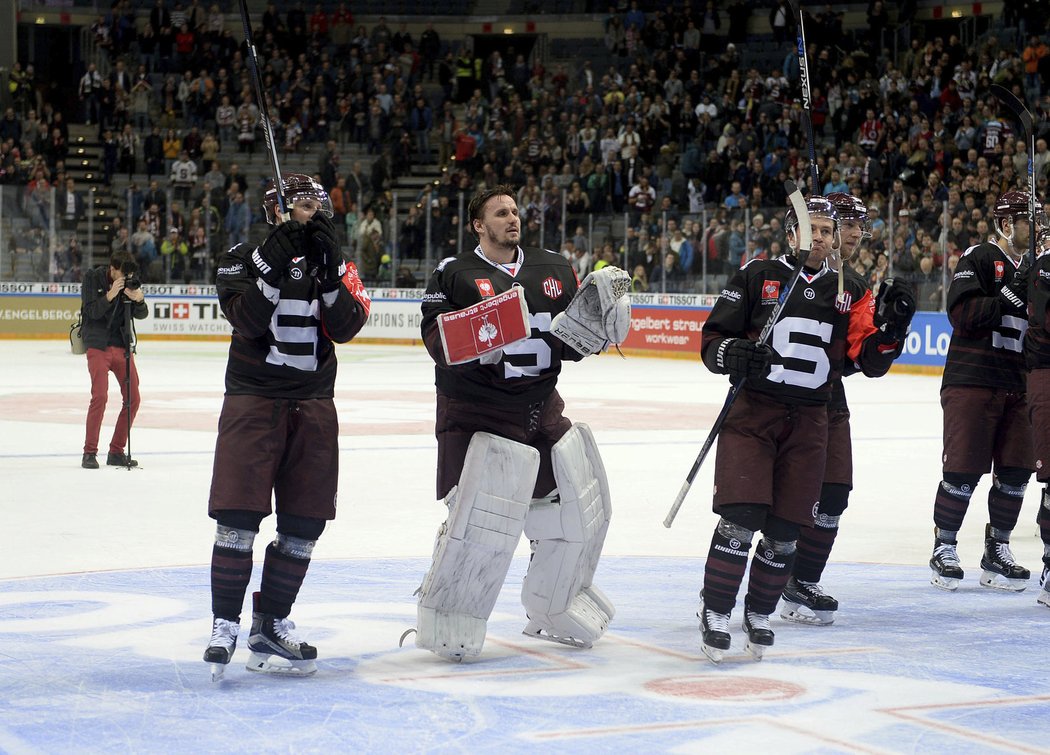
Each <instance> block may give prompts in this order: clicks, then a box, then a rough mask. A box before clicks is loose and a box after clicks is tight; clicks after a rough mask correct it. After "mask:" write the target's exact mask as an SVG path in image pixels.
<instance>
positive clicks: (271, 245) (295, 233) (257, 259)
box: [248, 220, 305, 286]
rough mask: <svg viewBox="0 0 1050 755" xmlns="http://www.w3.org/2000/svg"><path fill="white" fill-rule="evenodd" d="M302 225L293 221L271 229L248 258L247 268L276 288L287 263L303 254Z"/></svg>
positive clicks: (286, 267)
mask: <svg viewBox="0 0 1050 755" xmlns="http://www.w3.org/2000/svg"><path fill="white" fill-rule="evenodd" d="M304 240H305V239H304V236H303V225H302V223H297V222H295V221H294V220H289V221H287V222H284V223H281V224H280V225H279V226H277V227H276V228H274V229H273V232H272V233H271V234H270V235H269V236H268V237H267V238H266V241H264V242H263V243H262V244H261V245H259V247H257V248H256V249H255V251H253V252H252V253H251V256H250V257H249V258H248V263H249V267H251V268H252V270H253V271H254V272H255V274H256V275H257V276H258V277H260V278H262V279H263V280H264V281H266V282H267V283H268V284H269V285H271V286H277V285H278V283H279V282H280V280H281V278H282V277H283V276H284V271H285V270H287V269H288V263H289V262H291V261H292V258H293V257H297V256H299V255H301V254H302V253H303V251H302V250H303V242H304Z"/></svg>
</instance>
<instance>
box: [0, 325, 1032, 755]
mask: <svg viewBox="0 0 1050 755" xmlns="http://www.w3.org/2000/svg"><path fill="white" fill-rule="evenodd" d="M0 349H2V353H3V359H2V360H0V364H2V367H0V471H2V476H0V509H2V512H3V524H4V530H3V531H4V535H5V536H4V539H3V540H4V545H3V548H2V550H0V554H2V555H0V639H2V640H3V649H2V650H0V709H2V710H3V711H4V713H3V715H2V716H0V752H4V753H37V752H44V753H59V752H61V753H66V752H78V753H79V752H106V753H112V752H202V751H218V750H225V751H240V752H319V753H320V752H325V753H331V752H363V751H368V752H397V753H401V752H463V753H467V752H469V753H475V752H501V753H502V752H573V753H579V752H613V751H616V752H628V751H630V752H649V751H660V752H678V753H685V752H729V751H737V750H739V749H740V748H741V746H744V747H750V746H760V747H762V748H763V749H766V748H772V749H774V750H775V751H776V752H777V753H778V755H779V753H796V752H807V753H809V752H820V753H826V752H949V751H950V752H973V753H978V752H979V753H988V752H1046V751H1047V749H1048V746H1050V715H1048V714H1047V710H1048V709H1050V680H1048V677H1047V674H1046V660H1045V659H1046V646H1047V645H1046V644H1047V626H1048V623H1050V609H1047V608H1045V607H1042V606H1039V605H1037V604H1036V602H1035V598H1036V595H1037V584H1036V578H1035V577H1036V576H1037V575H1038V572H1039V568H1040V566H1041V561H1040V556H1041V554H1042V547H1041V544H1040V542H1039V539H1038V537H1037V531H1036V527H1035V524H1034V522H1035V513H1036V507H1037V505H1038V490H1037V489H1036V486H1035V485H1032V486H1031V487H1030V489H1029V492H1028V496H1027V498H1026V501H1025V506H1024V510H1023V511H1022V514H1021V520H1020V523H1019V525H1018V527H1017V529H1016V530H1015V533H1014V538H1013V550H1014V553H1015V554H1016V556H1017V557H1018V560H1019V561H1020V562H1021V563H1022V564H1024V565H1026V566H1028V567H1029V568H1030V569H1031V570H1032V571H1033V572H1034V576H1033V580H1032V584H1031V586H1030V588H1029V589H1028V590H1027V591H1026V592H1023V593H1019V594H1006V593H999V592H992V591H990V590H987V589H984V588H981V587H979V586H978V585H977V578H978V576H979V574H980V568H979V566H978V562H979V560H980V553H981V546H982V537H983V527H984V523H985V521H986V517H987V507H986V503H985V501H986V493H987V484H988V481H987V478H985V480H983V481H982V484H981V486H980V487H979V488H978V490H977V492H976V494H975V495H974V498H973V504H972V505H971V510H970V513H969V515H968V517H967V519H966V524H965V525H964V528H963V531H962V532H961V533H960V547H959V552H960V556H961V557H962V559H963V566H964V568H965V569H966V579H965V581H964V582H963V585H962V587H961V588H960V590H959V591H958V592H957V593H954V594H949V593H945V592H941V591H939V590H936V589H934V588H933V587H931V586H930V584H929V570H928V568H927V567H926V562H927V560H928V558H929V555H930V548H931V545H932V526H933V525H932V520H931V517H932V506H933V496H934V492H935V489H936V486H937V484H938V481H939V480H940V462H939V456H940V450H941V449H940V445H941V444H940V426H941V412H940V406H939V403H938V389H939V379H938V378H935V377H929V376H919V375H897V374H892V375H890V376H888V377H886V378H884V379H881V380H877V381H876V380H867V379H865V378H863V377H860V376H856V377H852V378H850V379H849V380H848V381H847V393H848V395H849V398H850V405H851V408H852V412H853V447H854V458H855V468H856V470H855V480H856V489H855V490H854V492H853V495H852V497H851V500H850V507H849V509H848V510H847V511H846V513H845V514H844V515H843V524H842V531H841V534H840V535H839V539H838V543H837V545H836V548H835V552H834V554H833V556H832V564H831V565H830V566H829V567H828V569H827V571H826V572H825V577H824V580H823V584H824V585H825V587H826V588H827V589H828V590H829V591H830V592H831V593H832V594H834V595H835V596H836V597H838V598H839V600H840V602H841V604H842V609H841V610H840V611H839V613H838V614H837V620H836V622H835V624H834V626H831V627H826V628H812V627H801V626H798V625H794V624H788V623H786V622H784V621H782V620H780V619H779V618H775V619H774V621H773V628H774V630H775V631H776V645H775V647H774V648H773V649H772V650H771V651H770V652H769V653H767V655H766V658H765V659H764V660H763V661H762V662H761V663H756V662H753V661H751V660H748V659H746V658H745V656H744V655H743V652H742V651H743V644H744V638H743V633H742V632H741V631H740V630H739V619H740V614H741V609H740V608H739V606H738V609H737V611H736V612H735V613H734V617H733V627H734V629H733V649H732V650H731V651H730V655H729V657H728V658H727V659H726V661H725V662H724V663H723V664H722V665H721V666H714V665H712V664H711V663H709V662H708V661H707V660H706V659H704V658H703V656H702V655H701V654H700V650H699V636H698V632H697V629H696V620H695V617H694V613H695V611H696V607H697V593H698V589H699V586H700V579H701V576H702V573H703V557H704V556H705V554H706V551H707V545H708V542H709V540H710V536H711V530H712V528H713V526H714V523H715V517H714V515H713V514H711V512H710V492H711V473H712V470H713V466H714V454H713V453H712V455H711V457H710V458H709V459H708V461H707V463H706V464H705V466H704V467H703V469H702V470H701V473H700V475H699V477H698V479H697V481H696V483H695V484H694V486H693V489H692V491H691V493H690V496H689V498H688V499H687V500H686V502H685V505H684V507H683V509H682V511H681V513H680V514H679V517H678V520H677V521H676V523H675V525H674V527H673V528H672V529H670V530H668V529H665V528H664V527H663V526H662V524H661V522H662V520H663V517H664V515H665V514H666V513H667V509H668V507H669V506H670V504H671V501H672V500H673V499H674V496H675V494H676V493H677V491H678V489H679V487H680V485H681V483H682V481H683V479H684V477H685V474H686V472H687V471H688V470H689V467H690V465H691V464H692V462H693V460H694V458H695V457H696V453H697V452H698V450H699V447H700V444H701V443H702V442H703V439H704V437H705V436H706V435H707V432H708V430H709V428H710V425H711V422H712V420H713V419H714V417H715V415H716V414H717V412H718V409H719V408H720V406H721V404H722V401H723V400H724V398H725V394H726V389H727V387H728V383H727V381H726V379H725V378H724V377H718V376H714V375H711V374H710V373H708V372H707V371H706V370H705V369H704V368H703V366H702V365H701V364H700V363H699V361H698V360H697V361H691V360H650V359H644V358H636V357H632V358H629V359H626V360H624V359H620V358H619V357H618V356H616V355H615V354H614V355H605V356H602V357H597V358H591V359H588V360H586V361H584V362H583V363H580V364H569V365H567V366H566V368H565V371H564V372H563V374H562V378H561V383H560V391H561V393H562V395H563V397H564V398H565V400H566V404H567V414H568V416H570V417H571V418H572V419H574V420H577V421H583V422H587V423H589V424H590V425H591V427H592V428H593V430H594V432H595V435H596V437H597V440H598V443H599V445H600V447H601V450H602V454H603V458H604V461H605V465H606V468H607V470H608V473H609V480H610V485H611V489H612V493H613V508H614V516H613V522H612V526H611V528H610V530H609V536H608V540H607V542H606V547H605V555H604V556H603V559H602V562H601V565H600V566H599V569H598V574H597V577H596V579H595V583H596V584H597V585H599V586H600V587H601V588H602V589H603V590H604V591H605V592H606V594H607V595H609V597H610V598H611V599H612V600H613V601H614V602H615V603H616V606H617V615H616V617H615V619H614V621H613V624H612V626H611V627H610V629H609V632H608V633H607V634H606V635H605V637H604V638H603V639H602V640H601V641H599V643H597V644H596V645H595V647H594V648H593V649H591V650H585V651H581V650H576V649H572V648H567V647H563V646H560V645H554V644H550V643H546V642H543V641H540V640H535V639H532V638H528V637H524V636H522V635H521V629H522V628H523V627H524V624H525V617H524V612H523V610H522V608H521V606H520V603H519V601H518V592H519V590H520V585H521V578H522V575H523V574H524V571H525V566H526V558H527V552H528V549H527V546H526V545H525V544H524V543H523V544H522V545H521V547H519V551H518V557H517V558H516V559H515V562H514V564H513V566H512V567H511V572H510V575H509V577H508V579H507V583H506V585H505V587H504V590H503V592H502V594H501V596H500V600H499V602H498V603H497V606H496V611H495V613H494V615H493V617H492V620H491V621H490V623H489V632H488V639H487V641H486V645H485V649H484V651H483V653H482V654H481V656H480V657H479V658H477V659H475V660H472V661H468V662H464V663H462V664H459V665H453V664H448V663H446V662H444V661H442V660H440V659H439V658H437V657H436V656H433V655H432V654H430V653H428V652H425V651H421V650H417V649H416V648H415V647H414V646H413V645H412V641H411V639H410V640H409V641H408V643H407V646H406V647H404V648H399V647H398V638H399V637H400V635H401V633H402V632H403V631H404V630H405V629H407V628H409V627H411V626H413V625H414V622H415V603H414V598H413V597H412V593H413V591H414V590H415V589H416V588H417V587H418V586H419V583H420V581H421V579H422V577H423V574H424V573H425V571H426V569H427V567H428V565H429V557H430V552H431V548H432V545H433V538H434V533H435V531H436V529H437V526H438V525H439V524H440V522H441V521H442V519H443V518H444V507H443V506H441V505H440V504H439V503H437V502H435V501H434V464H435V457H436V453H435V443H434V439H433V434H432V433H433V387H432V382H433V369H432V366H431V363H430V361H429V358H428V357H427V355H426V354H425V352H424V351H423V350H422V349H421V348H412V347H381V346H358V345H354V344H350V345H348V346H343V347H340V350H339V358H340V376H339V383H338V386H337V395H336V401H337V405H338V407H339V413H340V421H341V426H342V436H341V439H340V446H341V448H342V451H343V453H342V457H341V467H340V478H341V480H340V496H339V516H338V518H337V519H336V520H335V521H334V522H333V523H332V524H331V525H330V526H329V528H328V530H326V532H325V535H324V536H323V537H322V538H321V540H320V541H319V543H318V546H317V549H316V551H315V554H314V555H315V560H314V562H313V565H312V566H311V570H310V574H309V575H308V577H307V580H306V584H305V585H304V587H303V590H302V592H301V593H300V597H299V602H298V603H297V604H296V607H295V610H294V611H293V614H292V617H291V618H292V619H294V620H295V621H296V622H297V623H298V625H299V629H300V630H301V632H302V634H303V635H304V636H305V638H306V639H308V640H309V641H310V642H311V643H313V644H315V645H317V646H318V649H319V656H320V657H319V661H318V667H319V670H318V673H317V674H316V675H315V676H314V677H311V678H307V679H282V678H270V677H263V676H260V675H256V674H251V673H250V672H248V671H246V670H244V668H243V662H244V661H245V660H246V659H247V651H246V650H245V649H244V648H243V642H242V647H241V648H239V649H238V651H237V654H236V655H235V656H234V663H232V664H231V665H230V667H229V669H228V670H227V672H226V680H225V681H223V682H221V683H218V684H213V683H212V682H211V681H210V677H209V674H208V668H207V665H206V664H204V663H203V662H202V661H201V660H200V657H201V653H202V652H203V649H204V647H205V645H206V644H207V640H208V636H209V631H210V612H209V597H208V595H209V593H208V567H207V563H208V560H209V558H210V552H211V541H212V535H213V531H214V526H213V523H212V521H211V520H210V519H208V517H207V515H206V511H205V510H206V501H207V493H208V486H209V482H210V476H211V459H212V449H213V446H214V441H215V425H216V419H217V416H218V410H219V407H220V405H221V401H222V385H223V372H224V368H225V352H226V345H225V344H224V343H218V342H215V343H185V342H167V341H144V342H143V343H142V344H141V345H140V348H139V355H138V357H137V362H138V366H139V371H140V374H141V377H142V395H143V403H142V409H141V411H140V413H139V417H138V421H137V422H136V426H135V428H134V431H133V434H132V443H133V446H132V450H133V455H134V456H135V457H136V458H137V459H139V461H140V463H141V465H142V467H141V469H139V470H135V471H133V472H127V471H125V470H122V469H113V468H105V467H103V468H102V469H100V470H97V471H90V470H84V469H81V468H80V454H81V446H82V443H83V422H84V415H85V412H86V408H87V401H88V389H89V381H88V376H87V369H86V366H85V363H84V358H83V357H76V356H72V355H71V354H70V353H69V349H68V345H67V344H66V343H64V342H62V341H5V342H3V343H2V345H0ZM119 408H120V400H119V393H118V392H117V390H116V385H115V383H114V384H113V387H112V388H111V392H110V405H109V411H108V412H107V418H106V422H105V424H104V426H103V432H102V438H101V440H102V444H101V445H102V450H103V454H104V452H105V447H106V443H107V441H108V439H109V433H110V431H111V427H112V423H113V421H114V419H115V417H116V414H117V412H118V411H119ZM272 527H273V522H272V518H271V519H268V520H266V521H265V522H264V523H263V531H262V533H261V535H260V537H259V538H258V539H257V541H256V556H257V564H256V566H257V570H258V566H259V562H260V561H261V554H262V548H263V547H264V544H265V543H266V542H267V541H268V540H269V538H270V537H271V536H272V533H273V530H272ZM257 582H258V579H257V575H256V579H255V580H254V582H253V585H257ZM248 616H250V613H249V612H247V611H246V614H245V618H244V619H242V621H244V622H245V623H247V621H248V620H249V619H248Z"/></svg>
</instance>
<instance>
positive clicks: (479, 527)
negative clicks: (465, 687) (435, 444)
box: [416, 433, 540, 660]
mask: <svg viewBox="0 0 1050 755" xmlns="http://www.w3.org/2000/svg"><path fill="white" fill-rule="evenodd" d="M539 466H540V454H539V451H537V450H536V449H535V448H531V447H530V446H526V445H524V444H522V443H516V442H515V441H512V440H508V439H507V438H501V437H499V436H496V435H492V434H490V433H475V434H474V437H473V438H471V440H470V446H469V447H468V448H467V455H466V459H465V461H464V463H463V471H462V472H461V473H460V478H459V484H458V485H457V486H456V487H455V488H453V490H452V492H451V493H450V494H449V496H448V498H447V499H446V503H447V504H448V506H449V516H448V519H447V520H446V521H445V522H444V523H443V524H442V525H441V528H440V529H439V530H438V536H437V542H436V543H435V545H434V560H433V563H432V564H431V567H430V571H429V572H428V573H427V576H426V578H425V579H424V580H423V584H422V586H421V587H420V588H419V590H418V591H417V593H418V595H419V603H418V606H417V612H418V622H419V623H418V627H417V632H416V646H417V647H420V648H424V649H426V650H431V651H433V652H434V653H437V654H438V655H440V656H443V657H445V658H448V659H450V660H462V659H463V658H464V657H465V656H476V655H478V654H479V653H480V652H481V648H482V645H483V644H484V642H485V625H486V623H487V622H488V618H489V615H490V614H491V613H492V608H493V606H494V605H495V604H496V598H497V597H498V595H499V591H500V588H501V587H502V586H503V580H504V579H505V578H506V576H507V570H508V569H509V568H510V561H511V557H512V556H513V555H514V548H515V547H516V546H517V544H518V540H520V539H521V530H522V527H523V525H524V522H525V515H526V513H527V512H528V510H529V501H530V500H531V499H532V489H533V486H534V485H535V484H536V475H537V473H538V471H539Z"/></svg>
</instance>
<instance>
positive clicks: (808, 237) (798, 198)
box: [664, 181, 813, 527]
mask: <svg viewBox="0 0 1050 755" xmlns="http://www.w3.org/2000/svg"><path fill="white" fill-rule="evenodd" d="M784 189H785V190H786V191H787V194H788V201H789V202H791V206H792V208H793V209H794V210H795V216H796V217H797V218H798V239H799V250H798V263H797V265H796V266H795V270H794V272H792V274H791V278H790V279H789V280H788V284H787V286H786V288H785V289H784V295H783V296H782V297H780V300H779V301H778V302H777V304H776V306H775V307H774V308H773V311H772V312H771V313H770V315H769V319H768V320H766V324H765V325H764V326H762V332H761V333H759V335H758V343H760V344H764V343H766V342H767V341H768V340H769V337H770V335H772V333H773V327H774V326H775V325H776V324H777V320H779V319H780V313H781V312H782V311H783V309H784V305H785V304H787V300H788V299H789V298H790V297H791V292H792V291H794V290H795V284H796V283H798V279H799V277H800V276H801V275H802V267H803V265H805V264H806V260H807V259H808V258H809V251H810V248H811V247H812V246H813V230H812V228H810V224H809V210H808V209H807V208H806V201H805V200H804V199H803V198H802V192H801V191H799V188H798V187H797V186H796V185H795V183H794V181H785V182H784ZM745 382H747V378H746V377H744V378H740V380H738V381H737V382H735V383H733V384H732V385H730V386H729V393H728V395H726V400H725V403H724V404H723V405H722V411H720V412H719V413H718V416H717V417H716V418H715V423H714V425H712V426H711V432H709V433H708V434H707V440H705V441H704V445H703V446H702V447H701V448H700V453H699V454H698V455H697V457H696V461H694V462H693V467H692V469H690V470H689V474H687V475H686V476H685V482H684V483H682V488H681V490H679V491H678V495H677V496H676V497H675V499H674V503H672V504H671V510H670V511H668V512H667V516H666V517H664V527H670V526H671V524H673V523H674V519H675V517H676V516H678V510H679V509H680V508H682V503H683V502H684V501H685V497H686V495H688V493H689V488H691V487H692V486H693V480H695V479H696V475H697V473H698V472H699V471H700V467H701V465H702V464H703V463H704V459H706V458H707V454H708V452H709V451H710V450H711V446H713V445H714V443H715V438H717V437H718V433H719V432H720V431H721V429H722V425H723V424H724V423H725V421H726V417H727V416H729V409H730V408H731V407H732V406H733V402H734V401H736V397H737V396H738V395H740V389H741V388H743V387H744V383H745Z"/></svg>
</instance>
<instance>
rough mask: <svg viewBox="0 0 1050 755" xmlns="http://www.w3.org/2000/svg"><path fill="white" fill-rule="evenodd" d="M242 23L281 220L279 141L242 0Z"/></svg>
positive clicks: (283, 214)
mask: <svg viewBox="0 0 1050 755" xmlns="http://www.w3.org/2000/svg"><path fill="white" fill-rule="evenodd" d="M240 7H241V23H242V24H243V25H244V44H245V46H246V47H247V48H248V68H250V69H251V72H252V84H254V85H255V97H256V99H257V100H258V101H259V115H260V116H262V121H263V132H264V133H265V134H266V151H267V152H268V153H269V155H270V169H271V170H272V171H273V186H274V189H275V190H276V191H277V214H278V219H279V220H282V221H283V220H285V219H287V217H288V207H287V205H286V204H285V201H284V184H283V182H282V181H281V165H280V163H279V162H278V160H277V140H276V138H275V137H274V133H273V123H271V122H270V111H269V108H267V106H266V93H265V92H264V91H263V86H262V74H261V73H259V59H258V56H257V55H256V53H255V43H254V42H253V41H252V22H251V21H250V20H249V18H248V0H240Z"/></svg>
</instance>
